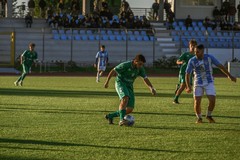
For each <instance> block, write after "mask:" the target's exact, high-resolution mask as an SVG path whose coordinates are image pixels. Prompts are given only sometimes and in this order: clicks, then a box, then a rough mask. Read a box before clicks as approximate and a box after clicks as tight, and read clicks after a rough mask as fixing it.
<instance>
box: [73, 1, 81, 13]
mask: <svg viewBox="0 0 240 160" xmlns="http://www.w3.org/2000/svg"><path fill="white" fill-rule="evenodd" d="M71 11H72V13H71V14H72V15H78V14H79V13H80V3H79V1H78V0H73V1H72V4H71Z"/></svg>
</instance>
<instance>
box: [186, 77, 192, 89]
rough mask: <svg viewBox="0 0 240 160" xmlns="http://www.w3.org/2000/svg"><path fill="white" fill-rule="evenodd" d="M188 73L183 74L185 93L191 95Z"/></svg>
mask: <svg viewBox="0 0 240 160" xmlns="http://www.w3.org/2000/svg"><path fill="white" fill-rule="evenodd" d="M190 75H191V74H190V73H186V74H185V80H186V92H187V93H191V91H192V87H191V85H190Z"/></svg>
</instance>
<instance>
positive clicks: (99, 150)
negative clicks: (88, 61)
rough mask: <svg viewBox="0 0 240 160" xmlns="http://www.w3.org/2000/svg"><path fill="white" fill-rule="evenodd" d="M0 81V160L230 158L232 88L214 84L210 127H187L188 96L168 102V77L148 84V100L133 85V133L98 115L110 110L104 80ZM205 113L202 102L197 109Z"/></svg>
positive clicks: (236, 127)
mask: <svg viewBox="0 0 240 160" xmlns="http://www.w3.org/2000/svg"><path fill="white" fill-rule="evenodd" d="M16 78H17V77H7V76H4V77H0V84H1V85H0V128H1V130H0V153H1V154H0V159H1V160H5V159H6V160H10V159H11V160H43V159H44V160H45V159H46V160H69V159H71V160H79V159H115V160H117V159H136V160H139V159H141V160H142V159H151V160H152V159H164V160H167V159H185V160H186V159H189V160H193V159H207V160H209V159H212V160H215V159H216V160H225V159H230V160H235V159H238V158H239V156H240V154H239V149H240V143H239V142H240V138H239V133H240V110H239V106H240V100H239V91H240V85H239V84H240V83H239V82H237V83H236V84H234V83H232V82H230V81H229V80H228V79H227V78H216V79H215V86H216V90H217V103H216V108H215V111H214V113H213V115H214V118H215V120H216V122H217V123H216V124H209V123H207V120H206V119H205V118H204V123H203V124H195V120H196V118H195V115H194V112H193V99H192V94H186V93H185V92H184V93H183V94H182V96H181V97H180V102H181V104H180V105H174V104H172V100H173V92H174V90H175V85H176V83H177V77H176V78H153V77H152V78H150V80H151V81H152V83H153V85H154V86H155V88H156V89H157V92H158V95H157V96H156V97H153V96H151V94H150V91H149V90H148V89H147V87H146V86H145V85H144V84H143V82H142V80H141V79H137V80H136V82H135V85H134V86H135V96H136V106H135V110H134V113H133V114H132V115H133V116H134V117H135V124H134V126H133V127H119V126H118V125H117V123H118V118H117V119H115V121H114V122H115V125H108V123H107V121H106V120H105V119H104V115H105V114H106V113H109V112H111V111H115V110H117V108H118V104H119V101H118V97H117V94H116V93H115V90H114V81H113V79H114V78H113V79H112V81H111V83H110V86H109V89H105V88H103V80H105V78H102V79H101V80H102V82H100V83H96V82H95V77H30V76H29V77H27V78H26V80H25V81H24V84H23V85H24V86H23V87H15V86H13V82H14V81H15V80H16ZM206 110H207V98H206V97H204V98H203V101H202V111H203V114H204V115H205V113H206Z"/></svg>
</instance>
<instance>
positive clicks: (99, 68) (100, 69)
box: [98, 66, 106, 71]
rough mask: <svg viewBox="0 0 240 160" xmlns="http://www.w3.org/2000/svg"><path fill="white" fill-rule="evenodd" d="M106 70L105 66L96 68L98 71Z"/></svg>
mask: <svg viewBox="0 0 240 160" xmlns="http://www.w3.org/2000/svg"><path fill="white" fill-rule="evenodd" d="M105 70H106V66H98V71H105Z"/></svg>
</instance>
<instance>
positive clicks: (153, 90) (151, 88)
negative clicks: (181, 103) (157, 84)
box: [143, 77, 157, 95]
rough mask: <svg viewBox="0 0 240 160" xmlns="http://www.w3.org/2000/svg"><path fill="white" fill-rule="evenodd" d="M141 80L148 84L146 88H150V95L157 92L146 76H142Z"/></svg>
mask: <svg viewBox="0 0 240 160" xmlns="http://www.w3.org/2000/svg"><path fill="white" fill-rule="evenodd" d="M143 81H144V83H145V84H146V85H147V86H148V88H149V89H150V91H151V93H152V95H156V94H157V92H156V89H155V88H154V87H153V85H152V83H151V82H150V80H149V79H148V78H147V77H145V78H143Z"/></svg>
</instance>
